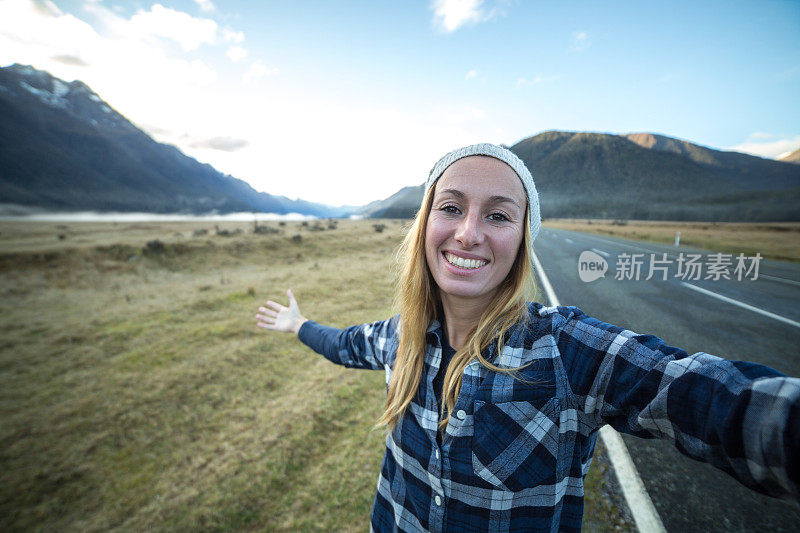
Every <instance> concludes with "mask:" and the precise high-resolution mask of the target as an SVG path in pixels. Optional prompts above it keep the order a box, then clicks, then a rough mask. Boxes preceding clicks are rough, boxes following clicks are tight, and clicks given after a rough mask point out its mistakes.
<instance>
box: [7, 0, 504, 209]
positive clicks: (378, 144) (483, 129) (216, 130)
mask: <svg viewBox="0 0 800 533" xmlns="http://www.w3.org/2000/svg"><path fill="white" fill-rule="evenodd" d="M41 6H45V7H46V6H47V4H37V3H35V2H34V1H33V0H0V65H8V64H11V63H14V62H19V63H25V64H30V65H33V66H35V67H36V68H39V69H43V70H47V71H49V72H50V73H52V74H53V75H54V76H58V77H59V78H62V79H65V80H74V79H80V80H82V81H84V82H85V83H87V84H88V85H89V86H90V87H91V88H92V89H93V90H95V91H96V92H97V93H98V94H99V95H100V96H101V97H102V98H103V99H104V100H106V101H107V102H108V103H109V104H110V105H111V106H113V107H114V108H115V109H116V110H118V111H119V112H120V113H122V114H123V115H125V116H126V117H128V118H129V119H130V120H131V121H133V122H134V123H135V124H137V125H139V126H140V127H143V128H144V129H145V130H146V131H147V132H148V133H149V134H150V135H152V136H153V137H154V138H155V139H156V140H158V141H160V142H169V143H172V144H174V145H176V146H177V147H178V148H179V149H181V150H182V151H183V152H184V153H186V154H188V155H190V156H192V157H195V158H197V159H198V160H199V161H202V162H205V163H209V164H211V165H213V166H214V167H215V168H216V169H218V170H219V171H221V172H224V173H228V174H231V175H233V176H236V177H237V178H240V179H243V180H247V181H248V182H249V183H251V184H252V185H253V187H255V188H256V189H258V190H262V191H267V192H269V193H272V194H283V195H286V196H289V197H301V198H304V199H306V200H311V201H319V202H325V203H331V204H336V203H350V204H365V203H367V202H370V201H372V200H376V199H380V198H385V197H387V196H389V195H391V194H393V193H394V192H396V191H397V190H398V189H399V188H401V187H404V186H407V185H417V184H419V183H422V182H423V181H424V180H425V177H426V175H427V172H428V170H429V169H430V167H431V165H432V164H433V163H434V162H435V161H436V160H437V159H438V157H440V156H441V155H442V154H443V153H445V152H447V151H448V150H451V149H453V148H455V147H457V146H464V145H467V144H473V143H476V142H485V141H489V142H504V141H507V140H508V139H507V136H506V135H505V134H503V133H502V132H499V131H497V130H496V129H495V128H494V126H490V125H489V124H492V123H493V121H492V117H490V116H488V115H489V110H488V109H487V110H486V111H484V110H482V109H480V108H479V107H477V106H474V105H468V104H463V105H455V104H453V105H451V106H450V107H447V108H437V107H436V106H435V105H433V104H430V103H428V102H422V103H420V105H416V106H414V107H413V110H411V111H409V110H405V109H398V108H394V107H388V106H384V105H381V104H379V103H378V104H371V105H367V104H362V103H357V102H359V101H358V99H356V98H353V99H352V100H350V102H349V103H347V101H346V100H344V99H342V98H340V97H335V96H327V95H326V91H325V90H315V91H311V92H305V93H302V94H301V93H298V91H297V90H296V87H294V86H291V85H290V84H289V86H287V87H285V88H284V87H283V86H282V84H279V83H275V84H266V83H264V84H259V83H251V84H244V83H241V82H240V79H241V78H240V77H241V76H242V74H243V73H244V72H246V71H248V70H249V71H250V76H249V77H248V80H255V79H257V78H258V76H268V75H270V74H276V73H277V72H278V69H276V68H274V67H273V68H270V67H268V66H267V64H266V62H265V61H254V60H252V59H251V60H250V61H245V62H243V63H231V62H230V61H229V60H228V58H227V57H225V55H224V53H225V52H226V51H227V50H228V49H229V48H230V47H232V45H234V44H237V40H238V42H242V41H243V40H244V35H243V34H241V33H240V32H237V31H235V30H234V29H231V28H225V27H221V28H218V29H217V33H216V36H215V37H214V39H213V42H212V43H209V44H206V45H204V46H200V48H198V49H196V50H190V51H184V50H182V49H180V48H179V47H178V46H176V45H174V44H173V43H172V42H170V41H167V40H165V39H164V38H161V37H154V36H153V35H150V34H143V33H142V32H140V31H138V30H137V31H134V30H133V29H132V28H131V17H130V16H124V15H120V14H118V13H115V12H114V11H113V10H111V9H107V8H105V7H104V6H103V4H100V3H95V4H86V5H85V7H86V6H89V7H91V11H90V12H89V14H88V15H82V17H84V18H85V20H81V19H79V18H77V17H75V16H73V15H69V14H64V13H61V12H59V11H58V10H57V9H53V8H46V9H42V8H41ZM150 11H151V10H150V9H149V8H148V12H150ZM89 22H91V24H90V23H89ZM248 48H249V49H250V55H251V56H252V55H256V54H255V50H254V49H253V48H252V47H248ZM216 52H222V53H221V54H220V53H216ZM264 53H266V51H265V52H264ZM220 56H221V57H220ZM482 76H483V75H482V74H479V76H478V78H477V79H480V78H481V77H482ZM282 81H283V80H282ZM320 82H321V83H325V80H320ZM331 83H333V82H331ZM245 143H247V144H245ZM310 146H313V147H314V155H315V157H309V153H308V150H309V147H310ZM354 147H357V151H358V153H359V154H361V155H359V163H358V164H356V162H355V157H354V153H355V152H354V150H355V148H354ZM400 152H402V154H403V157H398V153H400ZM298 162H302V164H299V163H298ZM376 169H380V172H381V179H380V180H376V179H375V172H376Z"/></svg>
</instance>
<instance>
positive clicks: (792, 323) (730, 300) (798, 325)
mask: <svg viewBox="0 0 800 533" xmlns="http://www.w3.org/2000/svg"><path fill="white" fill-rule="evenodd" d="M681 285H683V286H684V287H688V288H690V289H692V290H693V291H697V292H701V293H703V294H706V295H708V296H711V297H713V298H717V299H719V300H722V301H723V302H728V303H729V304H733V305H738V306H739V307H743V308H745V309H748V310H750V311H753V312H755V313H758V314H761V315H764V316H768V317H770V318H774V319H775V320H779V321H780V322H785V323H786V324H789V325H790V326H794V327H796V328H800V322H795V321H794V320H791V319H789V318H786V317H783V316H781V315H776V314H775V313H770V312H769V311H765V310H764V309H761V308H759V307H753V306H752V305H748V304H746V303H744V302H740V301H739V300H734V299H733V298H728V297H727V296H723V295H721V294H717V293H716V292H711V291H709V290H707V289H703V288H701V287H698V286H697V285H692V284H690V283H686V282H685V281H681Z"/></svg>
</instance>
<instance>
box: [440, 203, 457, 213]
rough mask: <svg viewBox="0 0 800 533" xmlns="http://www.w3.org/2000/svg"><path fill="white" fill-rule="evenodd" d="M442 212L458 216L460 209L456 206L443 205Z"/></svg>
mask: <svg viewBox="0 0 800 533" xmlns="http://www.w3.org/2000/svg"><path fill="white" fill-rule="evenodd" d="M441 210H442V211H444V212H445V213H454V214H457V213H458V212H459V211H458V208H457V207H456V206H454V205H443V206H442V208H441Z"/></svg>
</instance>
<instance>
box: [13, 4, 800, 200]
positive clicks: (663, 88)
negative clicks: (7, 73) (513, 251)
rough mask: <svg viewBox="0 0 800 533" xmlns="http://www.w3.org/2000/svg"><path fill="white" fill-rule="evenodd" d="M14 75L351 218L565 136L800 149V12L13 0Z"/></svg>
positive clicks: (260, 184)
mask: <svg viewBox="0 0 800 533" xmlns="http://www.w3.org/2000/svg"><path fill="white" fill-rule="evenodd" d="M13 63H21V64H27V65H32V66H34V67H36V68H38V69H42V70H46V71H48V72H50V73H51V74H53V75H55V76H57V77H59V78H62V79H64V80H67V81H71V80H75V79H79V80H82V81H83V82H85V83H86V84H87V85H89V86H90V87H91V88H92V89H93V90H94V91H95V92H96V93H98V94H99V95H100V96H101V97H102V98H103V99H104V100H105V101H106V102H108V103H109V104H110V105H111V106H112V107H114V108H115V109H116V110H117V111H119V112H120V113H122V114H123V115H125V116H126V117H127V118H128V119H130V120H131V121H132V122H133V123H134V124H136V125H137V126H138V127H140V128H142V129H143V130H144V131H146V132H147V133H148V134H150V135H151V136H152V137H153V138H155V139H156V140H157V141H159V142H165V143H170V144H174V145H176V146H177V147H178V148H180V149H181V150H182V151H183V152H184V153H186V154H188V155H190V156H192V157H194V158H196V159H197V160H199V161H201V162H203V163H209V164H211V165H213V166H214V167H215V168H217V169H218V170H220V171H221V172H224V173H227V174H230V175H232V176H235V177H237V178H240V179H242V180H245V181H247V182H248V183H250V184H251V185H252V186H253V187H254V188H255V189H256V190H259V191H264V192H268V193H270V194H280V195H285V196H288V197H290V198H298V197H299V198H302V199H305V200H310V201H314V202H322V203H326V204H331V205H342V204H349V205H363V204H366V203H368V202H371V201H374V200H380V199H383V198H386V197H387V196H390V195H391V194H393V193H394V192H396V191H397V190H398V189H399V188H401V187H404V186H408V185H418V184H420V183H422V182H423V181H424V180H425V178H426V176H427V173H428V171H429V170H430V168H431V167H432V166H433V164H434V163H435V162H436V160H437V159H438V158H439V157H440V156H441V155H443V154H444V153H445V152H447V151H449V150H451V149H453V148H457V147H459V146H464V145H467V144H472V143H475V142H493V143H503V144H506V145H512V144H514V143H516V142H518V141H520V140H522V139H524V138H526V137H530V136H533V135H536V134H538V133H541V132H543V131H548V130H567V131H595V132H605V133H618V134H624V133H631V132H643V131H646V132H653V133H660V134H663V135H668V136H671V137H677V138H680V139H686V140H688V141H691V142H694V143H697V144H701V145H703V146H708V147H711V148H716V149H724V150H737V151H742V152H747V153H750V154H755V155H759V156H761V157H771V158H776V157H780V156H781V155H784V154H787V153H789V152H791V151H793V150H796V149H798V148H800V2H798V1H776V0H758V1H751V2H741V1H735V0H727V1H719V2H717V1H713V2H702V1H697V0H693V1H687V2H684V1H672V2H642V1H640V0H639V1H631V2H613V1H607V2H597V1H569V0H563V1H555V0H548V1H538V0H537V1H522V0H503V1H499V0H433V1H430V0H429V1H407V2H386V1H384V2H351V1H347V0H338V1H336V2H333V1H319V2H316V1H308V2H303V1H296V2H286V1H285V0H283V1H274V2H273V1H259V2H254V1H245V0H231V1H225V0H175V1H172V0H162V1H161V2H160V3H154V2H152V1H116V0H69V1H66V0H64V1H61V0H53V1H50V0H44V1H34V0H0V66H8V65H11V64H13ZM532 170H533V174H534V177H535V175H536V169H532Z"/></svg>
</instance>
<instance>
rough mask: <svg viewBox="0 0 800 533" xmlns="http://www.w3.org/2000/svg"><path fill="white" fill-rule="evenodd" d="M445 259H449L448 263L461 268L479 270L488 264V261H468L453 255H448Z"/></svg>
mask: <svg viewBox="0 0 800 533" xmlns="http://www.w3.org/2000/svg"><path fill="white" fill-rule="evenodd" d="M445 258H446V259H447V262H448V263H450V264H451V265H455V266H457V267H460V268H478V267H482V266H483V265H485V264H486V261H482V260H480V259H466V258H464V257H459V256H457V255H455V254H451V253H446V254H445Z"/></svg>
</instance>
